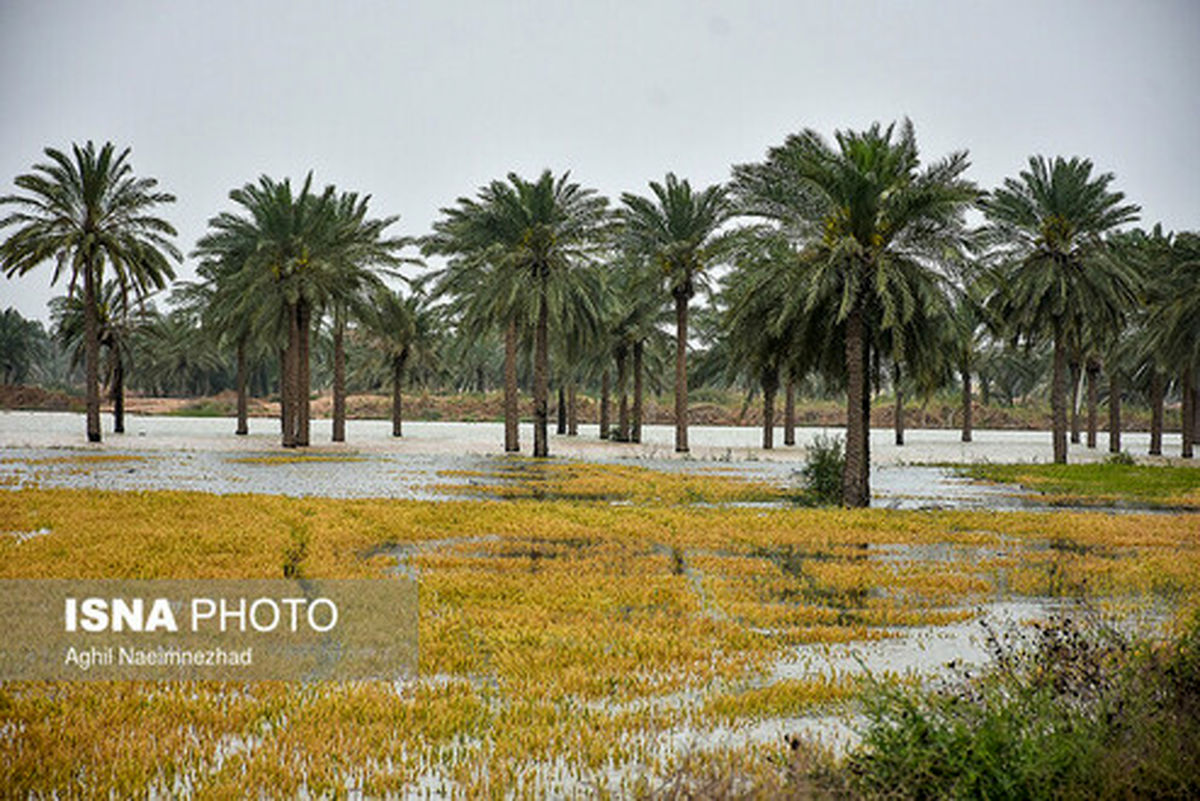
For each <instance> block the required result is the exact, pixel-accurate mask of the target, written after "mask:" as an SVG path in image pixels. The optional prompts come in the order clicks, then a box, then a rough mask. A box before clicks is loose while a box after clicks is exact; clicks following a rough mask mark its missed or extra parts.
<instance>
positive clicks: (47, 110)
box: [0, 0, 1200, 320]
mask: <svg viewBox="0 0 1200 801" xmlns="http://www.w3.org/2000/svg"><path fill="white" fill-rule="evenodd" d="M1198 77H1200V3H1197V2H1195V0H1179V2H1157V1H1155V0H1146V1H1145V2H1133V1H1132V0H1130V2H1067V1H1066V0H1054V2H1013V1H1011V0H1010V1H1008V2H977V1H975V0H953V1H952V2H945V3H933V2H833V1H832V0H830V1H829V2H825V3H804V2H788V1H787V0H780V1H779V2H746V1H744V0H743V2H726V3H722V2H698V1H697V0H640V1H639V2H603V1H602V0H590V2H569V1H568V0H557V1H555V0H547V1H546V2H502V1H500V0H496V1H494V2H453V1H452V0H443V1H442V2H436V1H435V2H418V1H414V2H348V1H344V2H332V1H331V2H325V3H317V2H297V1H296V0H278V1H274V2H265V1H264V2H259V1H255V2H249V1H246V0H244V1H243V2H224V1H222V0H207V1H206V2H125V1H123V0H105V1H104V2H94V1H92V2H65V1H63V0H27V1H26V2H18V1H17V0H0V183H2V184H3V189H0V192H2V193H5V194H7V193H8V192H10V191H11V190H12V179H13V178H14V177H15V176H16V175H18V174H19V173H22V172H27V171H28V170H29V169H30V167H31V166H32V165H33V164H34V163H35V162H38V161H41V160H42V149H43V148H44V147H46V146H55V147H60V148H66V147H69V145H70V143H71V142H73V141H78V142H82V141H85V140H87V139H89V138H91V139H95V140H96V141H97V143H100V142H102V141H104V140H106V139H111V140H112V141H113V142H114V143H116V144H117V145H118V146H125V145H130V146H132V147H133V154H132V164H133V166H134V169H135V170H136V171H137V172H138V174H140V175H146V176H153V177H156V178H158V179H159V181H160V184H161V186H162V187H163V188H164V189H165V190H167V191H170V192H173V193H174V194H175V195H176V196H177V197H178V202H177V203H175V204H173V205H172V206H168V207H165V208H163V209H162V216H165V217H167V218H168V219H169V220H171V221H172V222H173V223H174V224H175V226H176V227H177V228H178V229H179V233H180V236H179V240H178V243H179V246H180V248H181V250H183V251H185V252H188V251H190V250H191V249H192V247H193V245H194V244H195V241H196V239H197V238H198V237H199V236H200V235H201V234H202V233H203V231H204V227H205V223H206V221H207V219H208V218H209V217H210V216H212V215H214V214H215V213H217V212H218V211H221V210H223V209H226V208H230V207H231V204H230V203H229V201H228V199H227V195H228V192H229V190H230V189H232V188H234V187H237V186H241V185H242V184H245V183H247V182H250V181H253V180H255V179H256V178H257V177H258V176H259V175H260V174H262V173H267V174H269V175H271V176H273V177H276V178H283V177H289V176H290V177H292V178H293V179H294V180H299V179H301V178H302V177H303V175H304V173H305V172H307V171H308V170H309V169H312V170H314V171H315V177H316V181H317V183H318V184H320V185H324V184H326V183H333V184H336V185H337V186H338V187H339V189H346V190H354V191H359V192H364V193H369V194H371V195H372V196H373V201H372V209H373V212H374V213H375V214H377V215H380V216H382V215H385V214H399V215H401V220H400V223H399V224H398V226H397V228H396V230H397V231H398V232H399V233H405V234H410V235H419V234H422V233H425V232H426V231H427V230H428V228H429V225H430V223H431V222H432V221H433V219H435V217H436V216H437V211H438V209H439V208H441V207H444V206H447V205H450V204H452V203H453V201H454V200H455V199H456V198H457V197H460V196H463V195H472V194H474V193H475V190H476V189H477V188H478V187H479V186H480V185H481V184H484V183H486V182H487V181H489V180H491V179H493V178H497V177H503V176H504V175H505V174H506V173H507V172H509V171H511V170H515V171H517V172H519V173H521V174H523V175H526V176H527V177H533V176H535V175H536V174H537V173H538V172H540V171H541V169H543V168H544V167H549V168H551V169H553V170H555V171H556V172H557V171H561V170H565V169H570V170H571V171H572V175H573V177H574V178H575V179H576V180H578V181H580V182H581V183H583V184H585V185H588V186H594V187H596V188H597V189H599V190H600V191H601V192H603V193H605V194H607V195H609V196H610V197H613V198H614V199H615V198H616V197H617V196H618V195H619V194H620V192H622V191H636V192H639V193H644V192H645V191H646V184H647V182H648V181H649V180H652V179H654V180H661V179H662V176H663V175H664V174H665V173H666V172H667V171H668V170H673V171H675V172H676V173H677V174H679V175H680V176H681V177H686V178H689V179H691V181H692V182H693V184H708V183H713V182H717V181H723V180H726V179H727V178H728V176H729V168H730V165H732V164H734V163H739V162H746V161H755V160H758V159H761V158H762V157H763V155H764V154H765V151H766V149H767V147H769V146H771V145H774V144H778V143H779V142H781V141H782V140H783V138H784V136H786V135H787V134H788V133H792V132H795V131H798V130H799V129H801V128H804V127H812V128H816V129H817V130H819V131H821V132H822V133H824V134H826V135H829V134H831V133H832V131H833V130H834V129H836V128H847V127H849V128H861V127H864V126H866V125H868V124H870V123H871V122H872V121H875V120H879V121H883V122H888V121H891V120H894V119H896V118H898V117H900V116H903V115H908V116H910V117H911V118H912V119H913V122H914V123H915V125H916V129H917V138H918V142H919V144H920V145H921V148H922V152H923V153H924V154H925V155H926V157H927V158H935V157H940V156H943V155H945V154H946V153H947V152H949V151H951V150H955V149H961V148H966V149H968V150H969V151H970V154H971V160H972V162H973V167H972V169H971V172H970V176H971V177H972V178H973V179H974V180H975V181H977V182H978V183H979V184H980V185H981V186H982V187H984V188H991V187H994V186H995V185H997V184H998V183H999V182H1000V181H1001V180H1002V179H1003V178H1004V177H1005V176H1007V175H1013V174H1015V173H1016V172H1017V171H1018V170H1019V169H1021V168H1022V167H1024V165H1025V163H1026V160H1027V159H1028V157H1029V156H1030V155H1032V154H1034V153H1042V154H1045V155H1049V156H1053V155H1066V156H1069V155H1082V156H1087V157H1089V158H1091V159H1092V160H1093V161H1094V162H1095V163H1096V165H1097V167H1098V168H1099V169H1100V170H1104V171H1113V172H1115V173H1116V174H1117V181H1116V184H1115V186H1116V187H1117V188H1118V189H1121V190H1123V191H1125V192H1126V194H1127V195H1128V196H1129V198H1130V199H1131V200H1132V201H1134V202H1136V203H1139V204H1141V206H1142V207H1143V224H1144V225H1146V226H1149V225H1152V224H1153V223H1154V222H1156V221H1161V222H1162V223H1163V224H1164V226H1165V227H1166V228H1168V229H1174V230H1182V229H1189V228H1190V229H1200V155H1198V154H1200V149H1198V148H1197V137H1198V134H1200V104H1198V102H1197V98H1198V97H1200V94H1198V93H1197V88H1198V86H1197V84H1198V81H1197V78H1198ZM48 268H49V265H47V269H42V270H38V271H35V272H34V273H31V274H30V275H29V276H28V277H26V278H24V279H20V280H17V279H13V280H4V279H3V278H0V307H5V306H9V305H13V306H16V307H17V308H18V309H19V310H20V311H21V313H22V314H24V315H26V316H31V317H37V318H39V319H43V320H45V319H46V318H47V311H46V301H47V300H48V299H49V298H50V297H51V296H52V295H54V294H61V293H62V292H64V291H65V289H66V287H65V285H63V284H60V285H59V286H57V287H55V288H51V287H50V286H49V279H50V274H51V270H50V269H48ZM178 272H179V275H180V277H182V278H187V277H191V275H192V267H191V264H190V260H189V261H185V263H184V265H183V266H182V267H181V268H180V269H179V270H178Z"/></svg>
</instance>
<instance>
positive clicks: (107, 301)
mask: <svg viewBox="0 0 1200 801" xmlns="http://www.w3.org/2000/svg"><path fill="white" fill-rule="evenodd" d="M152 309H153V307H151V311H150V312H147V310H146V309H144V308H136V309H134V308H130V301H129V297H128V296H127V295H126V294H125V293H123V292H122V291H121V287H120V285H119V284H118V283H117V282H116V281H115V280H112V281H107V282H105V284H104V287H103V289H101V291H100V293H99V296H98V297H97V299H96V317H97V321H98V327H99V336H98V338H99V342H100V347H101V349H102V352H103V354H104V356H105V357H106V358H105V359H104V361H103V364H102V368H101V372H102V375H101V383H102V384H103V385H104V386H105V387H107V388H108V398H109V401H110V402H111V403H112V415H113V433H114V434H123V433H125V385H126V383H127V381H128V378H129V375H130V373H131V372H132V368H133V353H134V345H135V342H136V340H137V338H138V335H139V334H140V333H141V331H140V329H141V328H142V327H143V326H145V325H146V324H148V323H149V322H150V321H152V320H153V319H154V314H153V311H152ZM51 316H52V317H53V318H54V322H55V328H56V332H57V335H58V340H59V343H60V344H61V346H62V347H63V349H64V350H66V351H67V352H68V353H70V354H71V363H72V365H78V364H79V363H80V362H81V361H83V360H84V359H85V358H86V355H85V354H86V352H87V342H86V339H85V336H84V331H85V325H86V322H85V316H86V314H85V307H84V304H83V301H82V300H81V299H80V298H79V297H59V298H54V299H53V300H52V301H51Z"/></svg>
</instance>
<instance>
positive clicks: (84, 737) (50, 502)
mask: <svg viewBox="0 0 1200 801" xmlns="http://www.w3.org/2000/svg"><path fill="white" fill-rule="evenodd" d="M255 423H256V424H258V425H260V426H264V427H265V426H266V421H255ZM139 427H141V428H139ZM227 427H228V421H224V420H215V421H214V420H211V419H207V420H186V419H175V418H171V419H165V420H159V419H156V418H145V419H137V420H134V421H132V425H131V426H130V429H131V433H130V434H126V435H125V436H124V437H119V436H113V437H110V438H109V439H108V440H107V441H106V442H105V443H104V445H103V446H102V447H99V448H96V447H75V446H78V445H79V444H80V443H79V442H78V440H79V439H80V437H79V433H80V431H81V428H82V427H81V425H79V420H78V418H77V417H76V416H72V415H12V414H10V415H0V442H3V443H4V447H3V448H2V450H0V486H3V487H4V488H5V489H6V490H7V491H4V492H0V577H5V578H12V577H30V576H47V577H49V576H54V577H63V578H70V577H132V576H138V577H162V578H166V577H184V576H192V577H194V576H208V577H214V578H217V577H265V576H270V577H275V576H278V575H280V571H281V568H282V569H284V570H286V567H284V564H285V563H288V564H290V565H291V567H292V568H293V569H297V568H298V569H299V570H300V571H301V575H308V576H313V577H331V578H332V577H375V578H378V579H380V580H388V578H389V577H390V576H394V575H397V574H403V575H406V576H411V577H413V578H415V579H416V580H417V581H418V583H419V586H420V592H421V604H420V622H419V626H420V667H419V675H418V678H417V679H416V680H415V681H407V682H396V683H389V682H355V683H343V684H333V683H330V684H315V685H311V686H308V685H281V684H269V683H266V684H247V685H238V686H230V685H217V684H203V683H202V684H182V683H166V682H164V683H157V684H147V685H122V684H117V683H74V684H58V685H36V684H14V683H9V684H7V685H5V686H4V687H3V688H2V689H0V700H3V706H2V708H0V709H2V711H0V731H2V732H3V734H2V735H0V761H2V762H3V764H5V765H6V766H7V768H6V769H7V770H10V771H11V773H10V774H9V775H10V776H14V777H16V776H19V777H21V778H20V782H21V784H20V785H19V786H20V787H22V788H24V790H25V791H27V792H28V793H32V794H35V795H36V794H53V793H54V792H56V791H58V792H62V791H64V788H68V787H70V786H77V783H78V782H81V781H86V783H87V785H88V786H89V787H95V788H99V789H98V790H97V791H98V792H107V793H111V794H114V795H118V796H122V795H129V794H137V793H139V792H144V791H147V790H149V791H151V792H159V793H163V794H175V793H210V792H211V793H215V794H222V793H229V794H235V795H236V794H245V793H249V794H255V793H256V792H259V791H262V790H264V789H265V788H271V790H272V791H273V792H293V793H302V794H311V795H324V794H329V793H341V792H351V793H355V792H357V793H363V794H366V795H387V794H396V795H407V796H422V795H423V794H426V793H428V794H430V795H433V796H441V795H461V796H464V797H473V796H475V795H478V794H481V793H483V794H489V793H494V792H495V791H496V790H497V788H501V787H503V788H506V789H508V790H511V791H512V793H513V794H515V795H521V794H529V795H534V796H540V795H544V794H547V793H549V794H553V795H591V794H594V793H595V792H597V791H610V792H614V793H618V794H622V795H624V794H635V793H643V792H652V791H653V790H654V789H655V788H656V787H660V786H661V785H662V783H663V782H664V781H666V780H667V779H668V778H669V777H670V776H671V775H672V774H673V772H674V771H676V770H678V769H679V766H680V765H681V764H683V763H684V762H685V761H687V760H694V759H697V758H700V759H703V760H708V761H710V762H712V763H713V764H725V762H730V763H731V764H732V763H736V764H737V765H738V766H739V768H738V770H741V771H748V772H749V773H750V774H753V773H754V771H763V772H769V771H771V770H774V769H775V767H774V766H776V765H777V762H778V758H779V754H780V753H781V750H782V749H784V748H786V745H785V738H792V737H795V736H797V735H802V736H805V737H808V738H814V739H817V740H820V741H821V742H823V743H824V744H825V745H826V746H829V747H831V748H833V749H834V750H835V751H836V752H841V751H843V750H844V749H846V748H848V747H851V746H852V745H853V744H854V743H855V742H856V738H857V737H858V736H859V732H860V729H861V719H860V718H859V717H858V708H857V706H856V702H855V698H856V697H857V693H858V692H859V691H860V690H861V689H862V687H863V686H864V682H880V681H883V682H898V683H906V682H907V683H916V684H927V683H930V682H937V681H942V680H949V679H950V678H951V677H953V676H954V675H956V674H957V673H958V672H960V671H962V670H963V669H964V668H971V667H973V666H979V665H984V664H986V663H988V661H989V660H990V659H991V658H992V653H993V644H994V642H993V641H994V638H995V636H996V634H997V633H998V632H1005V631H1017V632H1019V631H1021V630H1023V629H1025V628H1027V627H1028V626H1029V625H1030V624H1031V623H1032V622H1034V621H1038V620H1044V619H1046V618H1047V617H1050V616H1055V615H1062V614H1072V615H1082V616H1087V617H1090V618H1094V619H1104V620H1107V621H1111V622H1119V623H1120V625H1123V626H1127V627H1130V628H1133V629H1136V630H1138V631H1143V632H1158V631H1162V630H1165V628H1166V627H1169V626H1170V625H1171V624H1172V621H1173V619H1174V617H1175V614H1176V613H1177V611H1178V610H1181V609H1191V608H1195V607H1196V605H1197V602H1198V600H1200V598H1198V596H1200V542H1198V541H1197V538H1196V536H1195V534H1196V518H1195V516H1194V515H1188V514H1153V515H1151V514H1138V513H1131V512H1136V511H1137V510H1130V509H1121V510H1119V511H1122V512H1123V513H1122V514H1119V515H1118V514H1112V513H1111V512H1112V511H1118V510H1115V509H1109V510H1100V511H1096V510H1094V509H1093V510H1088V511H1078V510H1068V509H1050V508H1048V507H1046V506H1044V505H1040V504H1039V502H1038V501H1037V500H1036V499H1032V498H1029V497H1027V494H1026V493H1024V492H1022V491H1021V490H1020V489H1019V488H1017V487H1013V486H1003V485H994V484H983V483H978V482H973V481H970V480H968V479H965V478H963V477H961V476H959V475H958V474H957V473H956V472H955V471H954V470H953V469H952V468H950V467H934V466H921V465H906V464H902V463H900V459H899V458H897V457H896V456H895V454H891V453H889V452H888V451H887V450H886V449H885V448H882V447H881V448H880V449H878V450H877V451H876V457H877V459H878V461H877V462H876V464H875V465H874V467H873V471H872V481H873V488H874V491H875V494H876V497H875V507H876V508H873V509H870V510H855V511H847V510H841V509H814V508H803V507H800V506H798V505H797V503H796V501H795V498H794V495H795V493H796V491H797V486H798V477H797V476H796V475H795V473H796V471H797V470H798V469H799V467H800V465H801V464H802V460H803V448H794V449H780V450H779V451H778V452H777V453H774V454H770V458H765V457H763V454H762V452H761V451H756V450H755V449H753V448H752V447H751V446H749V445H745V444H736V443H737V442H745V441H746V440H747V439H748V438H751V437H752V436H755V435H756V434H757V432H756V431H753V430H732V431H723V432H720V433H721V436H723V437H726V438H727V440H726V441H728V442H730V443H735V444H729V445H726V446H724V448H725V449H726V450H719V448H720V447H721V446H711V447H713V448H714V450H712V451H711V452H704V453H705V455H706V456H707V457H708V458H700V456H699V455H697V454H693V458H691V459H677V458H674V455H673V454H670V453H667V452H666V448H665V447H662V446H658V445H655V444H653V443H648V444H647V445H644V446H641V448H640V449H638V450H636V451H633V452H627V451H625V450H624V447H625V446H619V445H610V444H603V445H601V444H599V443H596V442H591V443H585V442H584V439H585V438H583V437H581V438H580V440H579V441H578V442H574V443H572V442H569V441H568V439H567V438H555V440H554V442H553V446H555V447H557V446H561V447H559V448H558V449H559V450H560V451H561V452H564V453H566V452H569V451H570V449H571V448H572V447H574V448H576V449H577V451H579V452H581V451H583V450H584V449H586V448H593V447H594V448H595V450H594V451H593V452H592V453H591V454H590V457H589V458H587V459H582V458H578V454H577V455H576V458H558V459H555V460H551V462H550V463H549V464H546V463H537V462H532V461H531V460H528V459H524V458H520V457H516V458H513V457H507V458H506V457H503V456H500V455H497V454H496V453H495V451H494V449H493V448H494V443H495V442H496V441H498V437H499V433H500V429H499V426H494V427H493V426H490V425H488V424H434V423H429V424H412V425H411V426H410V427H409V428H408V429H407V430H408V431H409V432H410V433H409V434H408V435H406V437H405V440H404V441H403V442H400V443H396V442H394V441H393V440H391V439H390V437H388V436H387V434H386V431H382V432H381V431H376V430H375V427H374V426H372V425H369V424H365V423H364V424H360V425H358V426H352V427H351V429H350V432H349V433H350V439H351V442H350V443H349V444H348V445H346V446H344V447H337V448H334V447H331V446H321V447H317V448H311V449H308V450H307V451H305V452H303V453H299V454H298V453H295V452H292V453H288V452H284V451H282V449H279V448H278V447H276V446H275V445H274V443H273V437H272V435H271V434H270V433H269V432H261V433H257V434H255V436H253V437H252V438H250V439H249V440H240V439H238V438H235V437H233V436H231V435H229V434H228V431H227ZM139 430H141V431H144V434H139V433H138V432H139ZM318 432H319V429H318ZM813 433H814V432H805V435H804V436H805V437H806V438H808V437H811V435H812V434H813ZM876 433H877V434H880V433H881V432H876ZM882 433H884V434H890V432H882ZM954 434H955V432H911V434H910V436H911V439H912V441H913V443H914V444H913V446H912V447H913V451H911V452H913V453H917V452H920V451H919V449H920V448H922V447H924V448H926V449H927V450H928V451H930V452H934V451H937V452H939V453H941V452H944V451H946V450H948V449H955V448H962V447H971V448H977V450H975V451H972V452H973V453H979V454H982V453H992V454H997V453H1005V454H1009V455H1010V456H1012V457H1013V458H1017V457H1019V456H1020V455H1022V454H1025V453H1027V452H1028V451H1027V450H1026V449H1028V450H1032V451H1036V452H1038V453H1040V452H1041V451H1042V450H1048V436H1047V435H1045V434H1044V433H1032V434H1025V433H1020V432H1018V433H1012V432H980V435H979V438H980V439H981V440H982V442H981V443H978V444H977V445H974V446H962V445H961V443H957V444H956V443H953V442H951V441H950V440H949V437H950V436H951V435H954ZM493 435H495V436H496V439H495V440H492V437H493ZM704 436H705V432H704V430H700V432H699V433H697V434H696V435H695V440H696V441H697V442H700V441H703V437H704ZM173 438H177V444H176V447H170V443H171V442H172V441H173ZM739 438H741V439H739ZM925 438H927V442H926V443H925V444H924V445H922V444H921V442H922V440H923V439H925ZM989 440H990V441H989ZM1135 442H1136V440H1135ZM143 444H145V445H146V447H141V446H142V445H143ZM706 447H708V446H706ZM656 448H658V450H656ZM742 448H744V449H745V450H739V449H742ZM698 450H699V449H698ZM893 450H898V449H895V448H894V446H893ZM727 453H728V455H726V454H727ZM908 453H909V451H905V455H907V454H908ZM760 457H763V458H760ZM981 458H982V457H981ZM999 512H1003V513H999ZM297 548H299V550H297Z"/></svg>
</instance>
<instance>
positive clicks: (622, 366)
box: [617, 345, 629, 442]
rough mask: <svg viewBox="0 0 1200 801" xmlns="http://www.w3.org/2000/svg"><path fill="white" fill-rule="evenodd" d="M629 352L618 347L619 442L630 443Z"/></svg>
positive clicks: (624, 348) (620, 346)
mask: <svg viewBox="0 0 1200 801" xmlns="http://www.w3.org/2000/svg"><path fill="white" fill-rule="evenodd" d="M628 366H629V351H628V350H627V349H626V347H625V345H619V346H617V442H629V391H628V386H629V369H628Z"/></svg>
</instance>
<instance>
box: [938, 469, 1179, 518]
mask: <svg viewBox="0 0 1200 801" xmlns="http://www.w3.org/2000/svg"><path fill="white" fill-rule="evenodd" d="M955 469H956V470H957V471H958V472H959V474H961V475H964V476H967V477H969V478H972V479H975V480H976V481H988V482H992V483H997V484H1019V485H1020V486H1022V487H1024V488H1026V489H1029V490H1033V491H1035V492H1038V493H1041V494H1043V495H1047V496H1051V497H1050V498H1048V500H1049V501H1050V502H1051V503H1061V504H1066V505H1070V504H1078V505H1081V506H1083V505H1089V504H1100V503H1129V504H1136V505H1144V506H1152V507H1192V508H1196V507H1200V467H1173V466H1156V465H1129V464H1113V463H1105V464H975V465H966V466H959V467H956V468H955Z"/></svg>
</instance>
